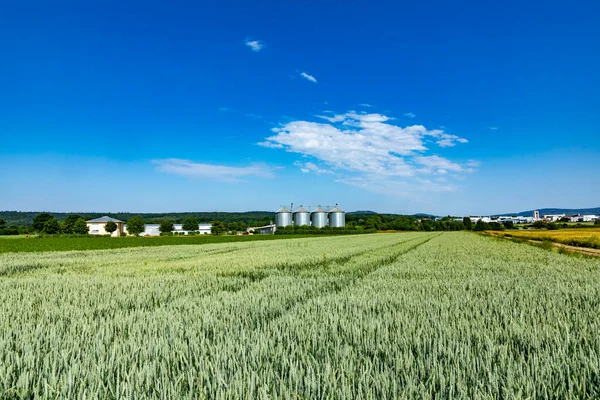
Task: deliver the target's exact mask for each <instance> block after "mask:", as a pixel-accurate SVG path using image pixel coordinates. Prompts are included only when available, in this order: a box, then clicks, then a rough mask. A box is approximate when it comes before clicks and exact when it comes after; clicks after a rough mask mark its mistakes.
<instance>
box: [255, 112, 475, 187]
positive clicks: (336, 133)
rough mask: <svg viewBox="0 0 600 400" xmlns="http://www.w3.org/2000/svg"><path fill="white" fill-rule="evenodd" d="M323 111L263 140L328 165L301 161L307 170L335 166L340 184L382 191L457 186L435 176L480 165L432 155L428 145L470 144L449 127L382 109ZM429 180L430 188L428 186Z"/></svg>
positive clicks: (455, 173) (286, 125) (321, 170)
mask: <svg viewBox="0 0 600 400" xmlns="http://www.w3.org/2000/svg"><path fill="white" fill-rule="evenodd" d="M323 114H325V115H317V116H316V117H317V118H320V119H321V120H323V121H321V122H312V121H303V120H295V121H290V122H287V123H284V124H282V125H280V126H279V127H276V128H273V129H272V131H273V133H274V134H273V135H272V136H269V137H267V138H266V139H265V140H264V141H263V142H261V143H258V144H259V145H261V146H264V147H271V148H279V149H285V150H286V151H287V152H290V153H298V154H302V155H304V156H305V157H312V158H313V160H315V161H319V162H320V164H323V165H325V167H322V166H319V165H317V163H312V162H304V163H297V164H296V166H298V167H300V168H301V170H302V171H303V172H315V173H331V172H332V171H331V169H333V170H335V171H336V172H335V173H336V175H338V176H339V178H338V179H337V182H342V183H345V184H349V185H353V186H358V187H364V188H366V189H369V190H371V191H376V190H378V189H377V187H379V186H381V187H382V188H383V189H381V191H382V193H383V192H385V188H386V187H392V188H394V189H393V192H395V193H409V192H410V193H413V192H415V191H418V190H421V191H423V190H427V191H431V190H435V191H447V190H453V188H454V187H453V186H452V185H448V184H443V185H442V184H440V183H439V182H433V179H434V177H439V176H450V175H449V174H450V173H452V177H454V176H459V175H464V174H467V173H469V172H471V169H472V168H473V167H476V165H475V161H473V160H471V161H470V162H471V164H469V165H464V166H463V165H461V164H460V163H457V162H453V161H450V160H449V159H447V158H444V157H441V156H439V155H435V154H427V153H428V152H430V149H429V148H428V147H427V145H426V144H427V143H430V144H432V145H433V144H434V143H436V144H437V145H438V146H440V147H451V146H455V145H456V144H459V143H467V142H468V141H467V140H466V139H464V138H461V137H459V136H457V135H451V134H448V133H445V132H444V131H443V130H440V129H433V130H428V129H427V128H425V127H424V126H423V125H410V126H405V127H402V126H399V125H396V124H395V123H394V121H395V120H394V118H391V117H389V116H386V115H383V114H378V113H364V112H356V111H348V112H346V113H343V114H336V113H333V112H327V113H325V112H324V113H323ZM325 121H327V122H325ZM324 171H329V172H324ZM344 175H346V176H344ZM427 176H430V177H432V178H431V179H428V178H426V177H427ZM425 181H427V182H425ZM402 182H403V183H402ZM425 183H426V186H427V189H423V188H422V186H423V185H425ZM419 188H421V189H419Z"/></svg>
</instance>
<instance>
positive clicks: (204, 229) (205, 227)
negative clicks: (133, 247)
mask: <svg viewBox="0 0 600 400" xmlns="http://www.w3.org/2000/svg"><path fill="white" fill-rule="evenodd" d="M159 226H160V224H146V230H145V231H144V232H142V233H140V236H160V231H159V230H158V228H159ZM211 228H212V224H198V231H197V232H198V233H199V234H200V235H210V233H211ZM123 231H124V232H125V233H127V224H125V226H124V228H123ZM172 232H173V233H175V234H180V235H187V234H188V233H189V232H190V231H184V230H183V225H182V224H173V231H172Z"/></svg>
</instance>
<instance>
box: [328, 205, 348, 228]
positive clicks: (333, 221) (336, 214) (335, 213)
mask: <svg viewBox="0 0 600 400" xmlns="http://www.w3.org/2000/svg"><path fill="white" fill-rule="evenodd" d="M329 225H330V226H332V227H334V228H343V227H345V226H346V213H345V212H344V211H343V210H342V209H340V208H339V207H338V205H337V204H336V205H335V208H332V209H331V210H329Z"/></svg>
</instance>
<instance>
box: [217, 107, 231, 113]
mask: <svg viewBox="0 0 600 400" xmlns="http://www.w3.org/2000/svg"><path fill="white" fill-rule="evenodd" d="M219 111H223V112H225V111H231V108H229V107H219Z"/></svg>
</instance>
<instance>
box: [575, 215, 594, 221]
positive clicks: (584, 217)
mask: <svg viewBox="0 0 600 400" xmlns="http://www.w3.org/2000/svg"><path fill="white" fill-rule="evenodd" d="M597 218H598V216H596V215H581V214H577V215H573V216H572V217H571V221H572V222H594V221H595V220H596V219H597Z"/></svg>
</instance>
